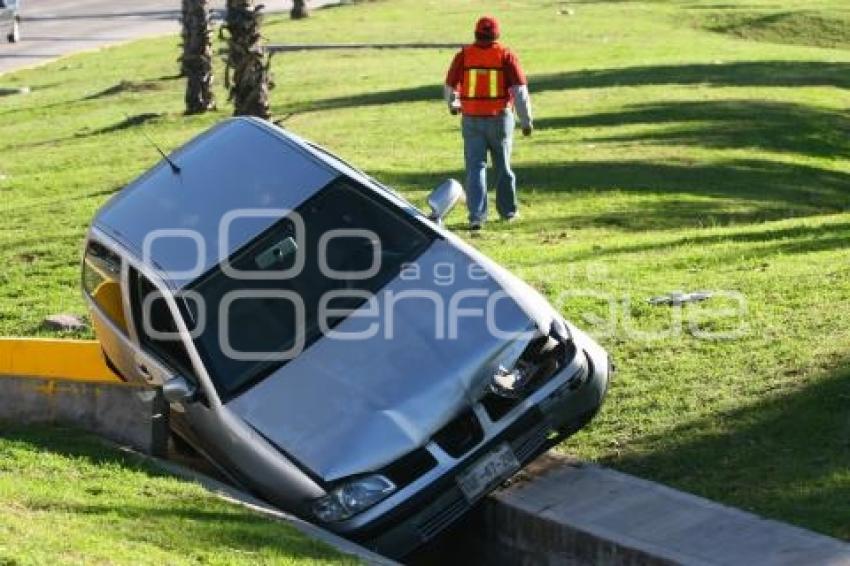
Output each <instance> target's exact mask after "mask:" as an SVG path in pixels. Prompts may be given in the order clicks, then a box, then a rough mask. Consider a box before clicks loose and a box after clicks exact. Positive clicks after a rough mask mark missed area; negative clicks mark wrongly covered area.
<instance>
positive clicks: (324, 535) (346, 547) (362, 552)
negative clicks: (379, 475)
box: [139, 454, 398, 566]
mask: <svg viewBox="0 0 850 566" xmlns="http://www.w3.org/2000/svg"><path fill="white" fill-rule="evenodd" d="M139 456H140V457H143V458H145V459H147V460H150V461H151V462H153V463H154V464H155V465H157V466H158V467H160V468H162V469H163V470H165V471H167V472H168V473H170V474H173V475H175V476H178V477H180V478H183V479H186V480H189V481H193V482H196V483H198V484H200V485H201V486H203V487H204V488H205V489H206V490H208V491H210V492H212V493H214V494H215V495H217V496H218V497H220V498H222V499H224V500H225V501H229V502H231V503H235V504H237V505H241V506H242V507H245V508H246V509H250V510H251V511H254V512H255V513H258V514H260V515H263V516H264V517H267V518H269V519H272V520H275V521H280V522H282V523H286V524H287V525H291V526H292V527H294V528H296V529H298V531H300V532H301V533H303V534H304V535H306V536H308V537H310V538H312V539H315V540H318V541H320V542H323V543H325V544H327V545H328V546H330V547H333V548H335V549H337V550H338V551H340V552H342V553H344V554H348V555H351V556H355V557H357V558H359V559H360V560H362V561H363V562H365V563H367V564H378V565H381V566H393V565H396V564H398V563H397V562H394V561H392V560H390V559H389V558H385V557H383V556H381V555H379V554H375V553H374V552H372V551H370V550H367V549H366V548H363V547H362V546H359V545H357V544H355V543H353V542H351V541H349V540H347V539H344V538H342V537H340V536H338V535H335V534H333V533H331V532H330V531H326V530H325V529H322V528H320V527H317V526H316V525H313V524H312V523H308V522H307V521H304V520H302V519H299V518H297V517H295V516H293V515H289V514H287V513H284V512H283V511H280V510H279V509H276V508H274V507H272V506H270V505H269V504H267V503H265V502H263V501H261V500H259V499H257V498H256V497H253V496H252V495H249V494H247V493H245V492H243V491H241V490H239V489H236V488H235V487H232V486H229V485H227V484H225V483H222V482H220V481H218V480H215V479H213V478H211V477H209V476H206V475H204V474H202V473H200V472H196V471H194V470H191V469H189V468H186V467H184V466H181V465H180V464H175V463H174V462H169V461H166V460H162V459H160V458H154V457H151V456H146V455H144V454H140V455H139Z"/></svg>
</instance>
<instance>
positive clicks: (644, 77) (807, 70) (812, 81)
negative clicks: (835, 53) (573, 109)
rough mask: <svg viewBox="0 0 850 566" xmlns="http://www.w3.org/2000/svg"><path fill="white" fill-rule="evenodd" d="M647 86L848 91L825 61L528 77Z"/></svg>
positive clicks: (345, 101)
mask: <svg viewBox="0 0 850 566" xmlns="http://www.w3.org/2000/svg"><path fill="white" fill-rule="evenodd" d="M650 85H710V86H772V87H800V86H833V87H839V88H850V63H827V62H823V61H736V62H730V63H716V64H714V63H694V64H685V65H648V66H642V67H622V68H613V69H586V70H580V71H568V72H564V73H553V74H546V75H533V76H531V77H529V88H530V89H531V92H532V93H540V92H545V91H552V90H568V89H579V88H610V87H623V86H650ZM441 98H442V88H441V86H440V85H438V84H432V85H431V84H429V85H420V86H416V87H411V88H403V89H397V90H388V91H381V92H366V93H362V94H355V95H350V96H340V97H334V98H326V99H323V100H314V101H305V102H301V103H297V104H294V105H286V106H285V107H282V108H281V109H276V112H279V113H284V114H285V113H292V112H309V111H315V110H334V109H340V108H355V107H359V106H379V105H385V104H399V103H405V102H424V101H437V100H440V99H441Z"/></svg>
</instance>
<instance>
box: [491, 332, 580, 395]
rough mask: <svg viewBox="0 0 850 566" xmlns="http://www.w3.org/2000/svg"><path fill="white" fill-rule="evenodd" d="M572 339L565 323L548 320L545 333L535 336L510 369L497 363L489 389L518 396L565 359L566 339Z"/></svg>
mask: <svg viewBox="0 0 850 566" xmlns="http://www.w3.org/2000/svg"><path fill="white" fill-rule="evenodd" d="M571 340H572V338H571V337H570V333H569V330H568V329H567V327H566V325H564V324H563V323H561V322H560V321H558V320H555V321H553V322H552V327H551V328H550V330H549V334H548V335H547V336H538V337H537V338H535V339H534V340H532V341H531V342H530V343H529V345H528V347H526V349H525V350H524V351H523V353H522V355H521V356H520V358H519V360H517V362H516V364H514V366H513V367H512V368H510V369H508V368H506V367H505V366H503V365H500V366H499V368H498V369H497V370H496V372H495V373H494V374H493V378H492V380H491V382H490V390H491V391H492V392H493V393H495V394H496V395H499V396H500V397H507V398H509V399H518V398H520V397H522V396H523V395H524V394H526V393H528V392H529V390H530V389H531V386H532V384H533V383H535V382H536V383H541V382H543V381H545V380H546V379H547V378H549V377H551V376H552V375H553V374H554V373H555V372H556V371H557V370H558V369H559V368H560V367H562V366H563V364H564V362H565V357H566V355H565V353H566V350H567V343H569V342H570V341H571Z"/></svg>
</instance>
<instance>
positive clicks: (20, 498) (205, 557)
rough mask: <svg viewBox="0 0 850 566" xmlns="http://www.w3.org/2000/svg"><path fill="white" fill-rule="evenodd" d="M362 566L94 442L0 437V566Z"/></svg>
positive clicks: (70, 437) (38, 432)
mask: <svg viewBox="0 0 850 566" xmlns="http://www.w3.org/2000/svg"><path fill="white" fill-rule="evenodd" d="M339 563H348V564H356V563H357V561H356V560H355V559H353V558H352V557H349V556H345V555H341V554H339V553H337V552H336V551H334V550H333V549H331V548H328V547H326V546H325V545H323V544H320V543H318V542H316V541H314V540H311V539H309V538H307V537H306V536H304V535H302V534H301V533H300V532H298V531H296V530H295V529H294V528H292V527H289V526H287V525H283V524H281V523H278V522H275V521H269V520H267V519H265V518H263V517H261V516H259V515H256V514H254V513H252V512H250V511H248V510H245V509H242V508H241V507H237V506H235V505H231V504H229V503H226V502H224V501H222V500H220V499H218V498H217V497H216V496H214V495H212V494H211V493H209V492H207V491H205V490H204V489H203V488H201V487H200V486H199V485H197V484H194V483H190V482H186V481H183V480H180V479H177V478H174V477H171V476H169V475H167V474H165V473H163V472H162V471H160V470H158V469H157V468H155V467H153V466H152V465H150V464H149V463H148V462H146V461H144V460H142V459H141V458H140V457H138V456H135V455H130V454H126V453H123V452H121V451H119V450H117V449H115V448H112V447H108V446H105V445H103V444H102V443H101V441H99V440H98V439H96V438H93V437H91V436H88V435H86V434H82V433H79V432H74V431H69V430H58V429H50V428H29V429H23V428H18V429H9V428H8V427H4V428H3V429H2V430H0V564H4V565H8V566H17V565H25V564H33V565H36V564H132V565H138V564H151V565H158V564H174V565H177V564H245V565H254V564H339Z"/></svg>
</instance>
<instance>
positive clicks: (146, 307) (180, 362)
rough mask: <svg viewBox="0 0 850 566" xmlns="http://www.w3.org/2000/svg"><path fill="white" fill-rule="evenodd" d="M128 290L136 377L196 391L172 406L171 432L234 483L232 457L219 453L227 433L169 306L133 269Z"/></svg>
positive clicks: (221, 451)
mask: <svg viewBox="0 0 850 566" xmlns="http://www.w3.org/2000/svg"><path fill="white" fill-rule="evenodd" d="M127 285H128V291H129V299H130V300H129V303H130V310H131V313H132V320H133V329H134V334H135V336H136V340H137V343H138V355H137V357H136V360H135V361H136V369H137V371H138V372H139V375H141V376H142V378H143V379H144V380H145V381H146V382H147V383H148V384H150V385H153V386H160V385H162V384H163V383H165V382H166V381H168V380H169V379H171V378H173V377H175V376H177V375H180V376H181V377H183V378H184V379H186V380H187V381H188V382H189V383H190V384H191V385H193V386H194V387H195V388H196V389H197V391H198V395H197V397H196V398H195V399H193V400H191V401H187V402H185V403H172V404H171V415H170V424H171V428H172V430H174V431H175V432H177V433H178V434H179V435H180V436H181V437H182V438H183V439H185V440H186V441H188V442H189V443H190V444H191V445H192V446H193V447H194V448H195V449H196V450H198V451H199V452H201V454H203V455H204V456H205V457H206V458H207V459H208V460H209V461H210V462H211V463H213V464H215V465H216V467H217V468H218V469H219V471H221V472H222V473H224V474H225V475H227V476H228V477H231V479H233V478H232V475H231V473H232V470H233V468H234V466H233V462H232V461H231V460H232V458H231V455H230V454H229V453H228V451H226V450H223V449H222V447H221V442H220V441H221V439H222V438H223V437H225V436H227V434H228V431H227V429H226V427H225V426H224V425H223V424H222V422H221V419H220V417H221V415H220V414H219V413H217V412H216V411H215V410H214V409H213V408H212V406H211V403H210V402H209V399H207V398H206V396H205V395H204V393H203V388H202V387H201V384H200V379H199V378H198V376H197V374H196V371H195V369H194V367H193V364H192V361H191V359H190V357H189V354H188V351H187V349H186V344H185V342H184V341H183V339H182V337H181V336H180V334H179V332H178V326H177V323H176V321H175V319H174V313H173V312H172V310H171V308H170V307H169V305H168V302H167V301H166V299H165V297H164V296H163V294H162V292H161V291H160V290H159V289H157V287H156V286H155V285H154V284H153V283H152V282H151V281H150V279H148V278H147V277H146V276H145V275H144V274H142V273H140V272H139V271H138V270H137V269H136V268H135V267H130V268H129V270H128V277H127Z"/></svg>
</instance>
